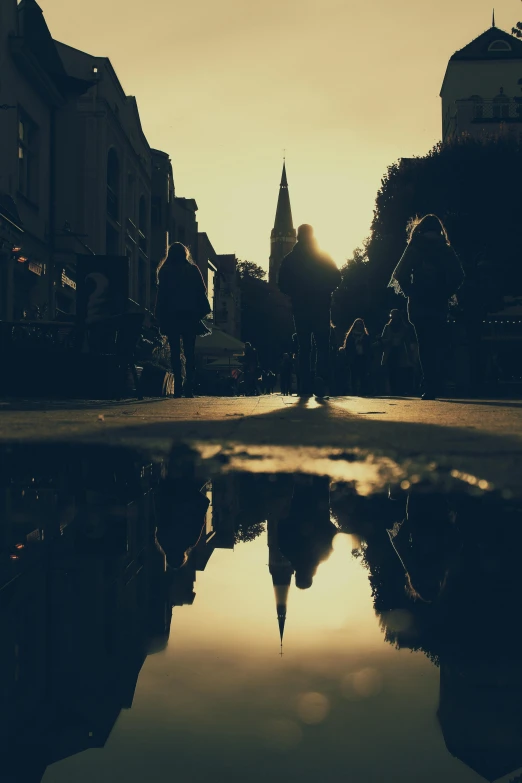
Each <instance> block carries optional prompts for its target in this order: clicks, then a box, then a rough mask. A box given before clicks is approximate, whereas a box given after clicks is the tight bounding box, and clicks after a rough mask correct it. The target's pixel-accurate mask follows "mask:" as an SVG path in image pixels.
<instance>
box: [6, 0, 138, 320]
mask: <svg viewBox="0 0 522 783" xmlns="http://www.w3.org/2000/svg"><path fill="white" fill-rule="evenodd" d="M0 59H1V61H2V85H1V93H0V103H1V104H2V105H3V106H5V107H6V108H5V110H4V111H2V112H0V114H1V115H2V116H1V118H0V119H1V122H2V127H1V132H2V138H3V139H5V140H6V143H5V144H2V146H1V147H0V172H1V173H0V196H1V198H0V202H1V204H2V207H1V208H0V226H1V228H0V231H1V232H2V233H1V235H0V240H1V241H2V247H3V250H4V256H5V255H7V256H8V257H7V258H6V259H5V263H3V264H2V281H1V282H2V301H1V302H0V318H2V319H4V320H18V319H20V318H27V317H29V318H30V317H34V318H42V317H44V318H46V319H54V318H62V319H63V318H65V319H67V318H69V317H72V316H73V315H74V313H75V299H76V296H75V289H76V282H75V261H76V254H96V255H119V256H127V257H128V259H129V295H130V297H131V298H132V299H134V300H135V301H136V302H137V303H139V305H140V306H142V307H145V308H148V307H149V305H150V282H149V281H150V265H151V257H150V253H151V246H150V243H151V238H150V233H151V227H150V222H151V215H150V212H151V150H150V147H149V145H148V143H147V140H146V138H145V136H144V134H143V130H142V128H141V123H140V118H139V114H138V109H137V104H136V100H135V98H133V97H130V96H127V95H126V94H125V92H124V91H123V88H122V86H121V84H120V82H119V80H118V77H117V76H116V73H115V71H114V69H113V67H112V65H111V62H110V60H109V59H108V58H106V57H96V56H94V55H91V54H88V53H86V52H81V51H78V50H77V49H73V48H71V47H69V46H66V45H65V44H62V43H59V42H57V41H55V40H54V39H53V38H52V35H51V32H50V31H49V28H48V27H47V24H46V22H45V19H44V16H43V14H42V11H41V9H40V7H39V6H38V4H37V3H36V2H35V0H22V2H21V3H20V4H19V5H17V3H16V0H3V1H2V3H1V5H0ZM6 205H7V207H6ZM17 229H18V233H17ZM20 230H23V234H22V233H21V231H20ZM13 247H21V249H22V252H21V253H20V254H18V256H17V257H14V256H13V254H12V252H9V251H12V248H13ZM17 259H18V260H17ZM22 259H27V260H26V261H24V260H22Z"/></svg>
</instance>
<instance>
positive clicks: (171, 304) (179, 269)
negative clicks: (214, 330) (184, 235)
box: [156, 242, 210, 397]
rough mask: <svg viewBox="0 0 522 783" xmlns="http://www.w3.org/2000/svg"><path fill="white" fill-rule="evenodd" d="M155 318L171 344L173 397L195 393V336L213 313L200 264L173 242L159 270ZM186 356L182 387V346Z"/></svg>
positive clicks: (186, 249) (184, 249) (200, 331)
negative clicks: (198, 265)
mask: <svg viewBox="0 0 522 783" xmlns="http://www.w3.org/2000/svg"><path fill="white" fill-rule="evenodd" d="M157 279H158V299H157V304H156V317H157V318H158V321H159V324H160V328H161V331H162V332H163V333H164V334H166V335H167V337H168V341H169V345H170V355H171V362H172V371H173V373H174V381H175V386H174V396H175V397H181V396H182V395H183V393H184V394H185V397H193V396H194V378H195V372H196V367H195V346H196V336H197V335H198V334H201V333H202V332H203V331H206V330H204V328H203V327H202V324H201V319H202V318H204V317H205V316H206V315H208V314H209V313H210V305H209V302H208V298H207V290H206V287H205V283H204V281H203V278H202V276H201V272H200V271H199V269H198V267H197V266H196V265H195V264H194V263H193V262H192V260H191V258H190V252H189V250H188V248H186V247H185V245H182V244H181V243H180V242H174V244H173V245H171V246H170V248H169V252H168V254H167V256H166V258H165V259H164V260H163V261H161V262H160V265H159V267H158V272H157ZM180 340H183V353H184V355H185V364H186V366H185V372H186V381H185V386H184V387H183V379H182V369H181V345H180Z"/></svg>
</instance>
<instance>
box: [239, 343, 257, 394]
mask: <svg viewBox="0 0 522 783" xmlns="http://www.w3.org/2000/svg"><path fill="white" fill-rule="evenodd" d="M242 361H243V369H244V374H245V397H252V396H256V395H258V394H259V388H258V387H259V358H258V355H257V350H256V349H255V348H254V347H253V346H252V344H251V343H245V353H244V354H243V357H242Z"/></svg>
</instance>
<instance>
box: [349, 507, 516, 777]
mask: <svg viewBox="0 0 522 783" xmlns="http://www.w3.org/2000/svg"><path fill="white" fill-rule="evenodd" d="M401 507H402V508H399V507H397V508H398V511H399V512H400V513H398V514H396V521H397V522H398V523H399V524H398V525H397V526H396V530H397V536H399V535H400V536H401V540H400V541H399V540H398V538H397V537H395V538H394V536H393V535H392V536H391V540H390V539H389V540H387V535H386V527H388V525H382V527H381V529H380V530H379V529H377V528H375V529H374V530H373V531H372V533H371V535H370V536H369V537H368V538H367V541H366V546H365V549H364V552H363V559H364V562H365V565H366V566H367V567H368V569H369V574H370V581H371V583H372V590H373V594H374V603H375V608H376V610H377V611H378V613H379V615H380V617H381V622H382V626H383V628H384V630H385V633H386V639H387V641H389V642H391V643H393V644H395V645H396V646H397V647H406V648H410V649H417V650H422V651H423V652H424V653H425V654H426V655H427V656H428V658H430V659H431V660H432V661H434V662H435V663H437V664H438V665H439V667H440V702H439V710H438V718H439V723H440V726H441V729H442V732H443V735H444V739H445V742H446V745H447V747H448V750H449V751H450V752H451V753H452V754H453V755H455V756H456V757H458V758H459V759H461V760H462V761H463V762H464V763H465V764H467V765H468V766H469V767H471V768H472V769H474V770H475V771H477V772H478V773H479V774H481V775H482V776H483V777H485V778H486V779H487V780H496V779H497V778H499V777H501V776H504V775H506V774H508V773H509V772H510V771H512V770H514V769H518V768H519V767H520V766H521V765H522V662H521V660H520V652H519V651H520V644H521V641H522V638H521V634H520V630H519V623H518V614H519V605H520V600H521V597H522V575H521V572H520V551H521V548H522V509H521V508H520V506H517V505H516V504H513V503H509V502H507V501H503V500H501V499H499V498H497V497H494V496H492V495H490V496H483V497H480V498H474V497H470V496H458V495H455V496H450V497H449V498H445V497H441V496H435V495H424V496H422V495H420V496H414V495H412V496H410V498H409V500H408V502H407V504H404V505H403V504H402V503H401Z"/></svg>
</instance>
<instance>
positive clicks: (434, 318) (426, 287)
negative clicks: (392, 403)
mask: <svg viewBox="0 0 522 783" xmlns="http://www.w3.org/2000/svg"><path fill="white" fill-rule="evenodd" d="M463 279H464V272H463V270H462V266H461V264H460V261H459V259H458V257H457V255H456V253H455V251H454V250H453V248H452V247H451V245H450V243H449V239H448V235H447V234H446V229H445V228H444V226H443V225H442V223H441V221H440V220H439V218H438V217H437V216H436V215H425V217H423V218H422V219H421V220H419V221H415V222H414V223H413V226H412V228H411V231H410V236H409V240H408V244H407V245H406V250H405V251H404V253H403V255H402V258H401V260H400V261H399V263H398V264H397V266H396V267H395V270H394V272H393V275H392V277H391V281H390V286H391V287H392V288H394V289H395V291H396V292H397V293H402V294H403V295H404V296H407V297H408V315H409V318H410V321H411V322H412V324H413V325H414V326H415V332H416V334H417V342H418V344H419V358H420V362H421V365H422V372H423V376H424V377H423V385H424V393H423V395H422V398H423V399H425V400H433V399H435V397H436V396H437V394H438V393H439V390H440V389H441V387H442V381H443V359H444V352H445V349H446V340H447V337H446V322H447V317H448V307H449V300H450V298H451V297H452V296H453V295H454V294H455V293H456V291H457V290H458V288H459V286H460V285H461V283H462V281H463Z"/></svg>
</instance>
